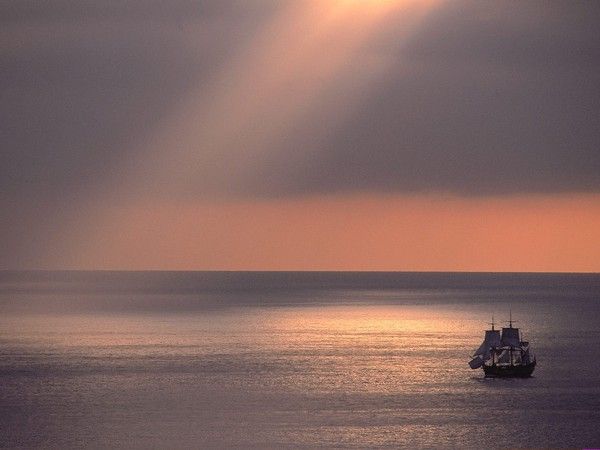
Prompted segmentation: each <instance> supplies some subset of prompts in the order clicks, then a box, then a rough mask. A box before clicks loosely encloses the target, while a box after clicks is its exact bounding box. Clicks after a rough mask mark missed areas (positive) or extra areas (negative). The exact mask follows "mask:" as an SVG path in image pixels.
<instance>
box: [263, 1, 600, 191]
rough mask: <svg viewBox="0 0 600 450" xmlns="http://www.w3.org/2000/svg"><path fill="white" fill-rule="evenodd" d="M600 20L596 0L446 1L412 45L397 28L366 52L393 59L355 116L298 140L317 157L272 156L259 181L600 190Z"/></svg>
mask: <svg viewBox="0 0 600 450" xmlns="http://www.w3.org/2000/svg"><path fill="white" fill-rule="evenodd" d="M598 23H600V7H599V6H598V4H596V3H594V2H586V3H577V2H568V3H567V2H565V3H557V2H551V3H547V2H546V3H532V2H526V3H514V2H510V3H508V2H493V3H492V2H448V3H447V4H446V5H445V6H444V7H443V8H442V9H440V10H438V11H437V12H436V13H435V14H434V15H432V16H431V17H430V18H429V19H428V21H427V22H426V23H425V25H424V26H423V28H422V29H421V32H420V33H419V34H418V35H416V36H414V37H413V38H412V39H411V42H410V44H409V45H408V47H399V46H397V45H395V30H389V31H388V32H387V33H386V34H385V36H384V38H383V39H380V40H379V41H378V42H377V45H376V46H374V47H371V48H370V49H369V50H370V51H372V52H379V53H380V57H383V58H388V59H389V60H390V61H391V69H390V70H389V72H388V74H387V76H386V77H385V78H384V79H383V80H381V81H380V83H379V84H378V85H377V86H375V87H373V93H372V95H370V96H369V97H368V98H367V100H366V101H365V102H364V103H363V104H361V105H360V108H358V109H357V110H356V112H355V114H354V116H353V118H352V119H351V120H349V121H347V122H346V123H344V124H342V126H340V127H338V128H336V129H335V130H330V132H329V139H328V140H327V141H326V142H317V143H315V142H310V139H307V138H301V139H299V140H298V141H297V142H295V143H292V144H291V145H292V147H293V149H292V150H291V151H289V152H288V153H287V155H289V154H309V155H310V157H309V158H306V159H295V160H294V161H293V163H292V164H288V163H287V162H286V158H287V155H286V156H284V157H282V158H281V159H274V160H273V161H271V169H272V168H275V169H276V170H271V171H270V172H267V171H263V172H262V173H261V174H260V175H261V176H260V177H257V179H260V180H263V183H262V184H261V183H258V184H257V185H255V186H254V187H255V188H256V189H257V190H258V191H259V192H261V193H263V194H266V195H270V194H273V193H275V195H281V192H288V193H294V194H301V193H306V192H307V191H308V192H331V191H336V192H340V191H348V190H355V191H356V190H359V191H360V190H372V191H387V192H390V191H391V192H393V191H401V192H402V191H410V192H414V191H421V192H423V191H444V192H454V193H459V194H464V195H488V194H491V195H497V194H515V193H516V194H518V193H557V192H571V191H574V192H577V191H580V192H598V191H600V28H599V27H598ZM307 148H308V149H314V151H309V152H307V151H306V149H307ZM281 155H283V152H282V153H281ZM274 185H275V186H276V187H275V188H274V187H273V186H274Z"/></svg>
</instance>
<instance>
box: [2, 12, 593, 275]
mask: <svg viewBox="0 0 600 450" xmlns="http://www.w3.org/2000/svg"><path fill="white" fill-rule="evenodd" d="M281 3H282V2H277V1H275V0H273V1H258V0H257V1H246V0H243V1H242V0H239V1H233V0H230V1H223V0H173V1H169V2H166V1H158V0H154V1H151V0H132V1H127V2H122V1H105V2H97V1H92V0H89V1H88V0H79V1H66V0H52V1H47V2H39V1H29V0H20V1H8V2H2V3H1V4H0V41H1V42H2V43H1V44H0V122H1V123H2V127H1V129H0V149H1V153H0V206H1V207H2V209H3V211H9V213H8V214H6V213H4V214H3V218H2V221H1V222H0V245H1V246H2V250H3V251H2V252H1V253H2V254H3V255H4V256H3V257H2V258H0V264H2V265H7V264H9V265H11V264H12V265H13V266H14V265H18V264H16V263H15V261H16V258H17V256H15V255H20V256H22V257H23V258H24V260H27V258H29V256H30V255H28V254H26V252H23V251H22V247H23V245H24V243H26V242H28V243H29V246H30V248H32V249H33V248H34V247H37V245H38V244H40V245H41V244H42V243H43V242H45V241H46V240H47V239H45V238H44V237H43V236H46V235H47V233H52V232H53V231H54V230H57V229H58V228H60V220H59V217H60V216H61V215H64V214H66V213H65V212H64V209H65V208H66V206H65V204H68V203H70V202H75V201H76V200H82V199H83V201H85V196H86V194H87V193H88V192H89V191H90V190H93V188H94V186H96V185H97V184H98V183H99V182H101V181H103V180H104V179H105V177H106V176H107V174H108V173H111V172H114V171H115V167H117V168H118V164H119V162H120V161H121V160H122V159H123V157H124V155H125V154H126V153H127V152H128V151H130V144H131V142H133V141H135V140H136V139H137V138H138V137H140V136H145V135H147V134H148V133H149V132H151V131H152V130H153V129H154V128H155V127H156V126H157V124H158V123H160V121H161V120H162V119H164V118H165V117H166V116H168V114H169V113H170V112H171V111H172V110H173V108H174V105H176V104H177V103H178V102H179V101H181V100H182V99H184V98H185V97H186V94H187V93H188V92H189V91H190V90H191V89H193V88H194V87H197V86H198V85H202V83H204V82H206V80H208V79H210V77H211V76H213V75H215V74H216V73H218V70H219V68H220V67H221V66H222V65H223V64H226V62H227V61H228V60H229V58H230V57H231V56H232V55H234V54H235V53H236V51H237V50H238V49H239V48H240V47H242V46H243V45H244V44H245V43H247V42H248V41H249V40H250V39H252V37H253V36H254V35H255V32H256V31H257V30H260V29H261V27H262V26H263V25H264V24H265V23H268V19H269V18H270V17H271V16H272V14H273V13H274V12H276V11H277V10H278V9H279V8H280V6H281ZM442 5H443V6H442V7H440V8H439V9H437V10H435V12H434V13H433V14H432V15H431V16H430V17H429V18H428V19H427V21H426V23H425V24H424V25H423V26H422V28H421V29H420V31H419V33H418V34H417V35H415V36H413V37H412V39H411V41H410V43H409V45H400V44H399V43H400V41H401V39H400V38H399V37H398V32H399V31H401V30H400V28H401V27H398V26H397V24H396V23H395V21H394V20H395V19H394V18H393V17H392V18H390V20H388V22H387V23H386V24H385V26H383V27H382V29H381V31H380V33H379V36H378V38H377V39H376V40H374V41H373V42H372V43H371V45H369V46H368V47H367V48H366V49H365V50H364V52H363V54H362V55H359V56H358V57H357V61H356V62H355V63H354V65H353V66H352V67H351V68H355V69H358V68H360V67H361V66H362V65H363V64H362V60H361V59H362V58H364V59H365V60H369V59H372V58H377V59H379V60H383V61H385V62H387V64H388V70H387V71H386V73H385V74H383V75H382V77H381V78H380V79H378V80H377V83H376V84H374V85H371V86H369V89H370V90H369V95H366V96H364V98H363V100H362V103H361V104H359V105H357V107H356V109H355V110H353V111H352V112H351V114H349V115H348V117H347V119H348V120H344V121H332V122H331V123H330V122H328V121H327V120H325V119H326V118H327V116H326V115H321V114H318V113H317V114H315V116H314V117H313V118H312V121H311V120H310V119H309V120H305V121H303V122H302V123H298V124H295V126H294V127H291V128H290V130H289V133H288V134H287V135H286V138H285V139H284V140H283V144H282V145H281V148H278V149H276V150H277V151H275V149H272V150H273V151H270V152H268V155H269V156H268V157H265V158H263V159H261V160H260V161H257V162H256V164H255V165H253V166H252V167H248V176H246V177H244V178H243V182H242V183H241V184H239V185H236V186H233V187H231V189H228V192H229V193H231V191H236V190H237V192H238V193H243V194H241V195H265V196H285V195H297V194H306V193H326V192H344V191H360V190H371V191H383V192H415V191H420V192H422V191H445V192H448V191H449V192H455V193H460V194H464V195H482V194H494V195H495V194H512V193H532V192H547V193H555V192H571V191H578V192H580V191H587V192H598V191H600V27H598V24H599V23H600V6H599V4H598V3H597V2H573V1H568V2H566V1H565V2H539V3H538V2H518V3H517V2H479V1H477V2H464V1H449V2H446V3H443V4H442ZM398 23H400V19H399V20H398ZM351 72H353V71H352V70H350V71H349V72H348V73H346V74H343V75H341V77H352V76H355V73H351ZM338 81H339V83H338V84H339V85H343V84H344V80H342V79H340V80H338ZM335 101H336V96H335V95H331V96H329V97H327V96H326V97H324V98H323V99H322V100H321V102H322V105H320V106H322V107H323V108H322V109H323V110H332V109H333V110H335V104H334V103H335ZM328 102H329V103H331V104H327V103H328ZM313 132H314V133H313ZM239 141H240V142H242V141H243V136H242V137H240V139H239ZM242 151H243V149H242ZM142 156H143V155H142ZM223 161H224V163H223V164H224V165H225V166H226V163H227V161H228V158H224V159H223ZM215 176H219V174H218V173H217V174H216V175H215ZM226 176H227V167H224V168H223V177H226ZM205 188H206V186H204V185H203V184H202V179H199V180H198V184H197V186H196V187H195V190H194V193H195V194H202V193H203V190H205ZM192 190H193V189H192ZM186 194H188V195H189V194H190V193H189V192H188V193H186ZM40 218H44V219H43V220H41V219H40ZM37 222H43V225H40V224H39V223H37ZM36 230H37V234H36ZM36 236H37V238H36ZM32 251H33V250H32ZM28 260H29V261H31V259H28Z"/></svg>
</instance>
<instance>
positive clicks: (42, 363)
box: [0, 293, 600, 448]
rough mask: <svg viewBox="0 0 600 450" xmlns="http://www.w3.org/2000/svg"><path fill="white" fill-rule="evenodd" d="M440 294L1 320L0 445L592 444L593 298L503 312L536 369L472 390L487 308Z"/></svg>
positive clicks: (596, 372)
mask: <svg viewBox="0 0 600 450" xmlns="http://www.w3.org/2000/svg"><path fill="white" fill-rule="evenodd" d="M354 295H357V296H358V295H359V293H355V294H354ZM439 295H441V294H439ZM447 295H449V297H448V301H447V302H443V301H442V302H439V301H438V302H437V303H435V304H423V302H421V303H418V302H417V304H406V303H403V304H396V305H394V304H390V303H389V302H385V303H383V304H377V303H376V302H375V303H374V302H372V301H369V302H365V303H359V302H356V301H353V302H342V304H341V305H337V304H335V303H332V302H331V301H329V302H330V304H327V302H324V301H322V302H320V303H319V304H317V305H313V304H310V303H308V304H305V305H304V306H294V305H292V304H290V305H287V306H264V305H252V306H229V307H227V308H222V309H214V308H199V309H196V310H188V311H185V312H175V313H173V312H172V311H169V310H168V308H164V310H163V311H157V310H155V309H152V310H150V311H126V312H122V311H116V312H110V311H104V312H96V311H88V312H86V311H81V310H75V311H73V312H69V311H63V312H61V313H58V312H56V311H53V312H43V311H35V312H34V311H11V312H9V313H8V314H4V315H2V316H1V317H0V349H1V359H0V376H1V381H2V384H1V389H0V408H1V409H0V411H1V416H2V421H0V427H1V429H0V431H1V433H0V444H1V445H2V446H18V445H21V446H25V447H31V446H36V445H39V446H45V447H72V446H81V445H94V446H100V447H106V446H111V447H112V446H116V447H202V446H203V447H206V446H209V447H223V446H227V447H244V448H248V447H260V448H264V447H271V448H272V447H294V446H303V447H310V448H313V447H331V446H342V447H358V448H365V447H377V446H409V447H414V446H429V447H431V446H434V447H444V446H451V447H456V446H461V447H464V446H466V447H477V448H481V447H488V446H491V447H498V446H500V447H506V446H510V447H515V446H517V447H529V446H544V447H548V446H551V447H564V446H584V445H587V446H592V445H594V444H596V445H598V444H600V440H599V438H600V433H599V432H598V431H597V430H596V426H595V424H596V423H598V422H599V420H600V413H599V412H598V411H600V363H599V361H600V358H598V356H599V350H598V349H597V348H596V346H594V345H589V343H590V342H595V343H597V342H598V338H599V337H600V335H599V333H598V331H597V327H596V326H595V325H594V320H595V318H597V317H598V305H597V302H596V301H595V300H593V299H590V300H585V301H583V300H582V301H578V302H575V303H574V304H570V305H568V306H565V303H564V301H561V302H557V301H549V302H547V303H545V304H542V306H543V307H540V304H539V302H537V303H536V302H532V303H531V304H528V303H522V304H520V305H517V306H516V307H513V311H514V312H515V313H517V316H518V318H519V319H520V320H521V321H522V323H521V326H522V327H523V328H524V330H525V332H526V335H527V336H528V337H529V338H530V339H531V341H532V342H533V345H534V348H535V350H536V353H537V355H538V358H539V367H538V368H537V369H536V372H535V377H534V378H532V379H529V380H486V379H484V378H483V377H482V373H481V372H479V371H471V370H470V369H469V368H468V366H467V365H466V362H467V359H468V356H469V354H470V352H471V351H472V350H473V349H474V348H476V347H477V346H478V345H479V343H480V340H481V337H482V334H483V329H484V327H485V326H486V322H488V321H489V315H490V313H491V312H495V313H496V315H497V316H498V315H500V314H501V313H503V312H505V311H503V309H504V308H503V306H504V305H501V306H500V307H498V305H490V304H489V303H487V302H479V301H476V300H471V301H464V300H461V301H456V300H455V299H453V298H451V294H447ZM330 297H331V295H329V296H328V297H327V298H328V299H330ZM32 301H33V300H32ZM36 301H39V299H37V300H36ZM140 301H141V300H140ZM575 324H576V325H575ZM498 429H500V430H507V429H508V430H510V432H498V431H497V430H498Z"/></svg>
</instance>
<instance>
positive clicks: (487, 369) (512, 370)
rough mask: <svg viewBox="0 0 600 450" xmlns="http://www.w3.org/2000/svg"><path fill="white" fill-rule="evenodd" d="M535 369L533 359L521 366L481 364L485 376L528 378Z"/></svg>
mask: <svg viewBox="0 0 600 450" xmlns="http://www.w3.org/2000/svg"><path fill="white" fill-rule="evenodd" d="M534 369H535V361H534V362H532V363H530V364H525V365H521V366H498V365H496V364H494V365H491V366H483V371H484V373H485V376H486V377H490V378H529V377H530V376H531V374H532V373H533V370H534Z"/></svg>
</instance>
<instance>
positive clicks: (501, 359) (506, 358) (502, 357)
mask: <svg viewBox="0 0 600 450" xmlns="http://www.w3.org/2000/svg"><path fill="white" fill-rule="evenodd" d="M498 364H510V353H509V351H508V350H502V352H501V353H500V354H499V355H498Z"/></svg>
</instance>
